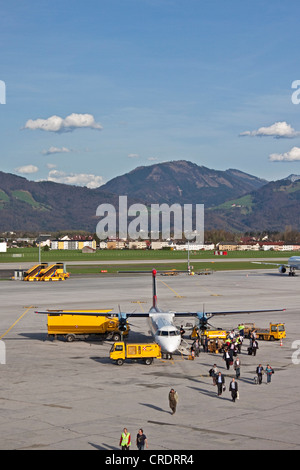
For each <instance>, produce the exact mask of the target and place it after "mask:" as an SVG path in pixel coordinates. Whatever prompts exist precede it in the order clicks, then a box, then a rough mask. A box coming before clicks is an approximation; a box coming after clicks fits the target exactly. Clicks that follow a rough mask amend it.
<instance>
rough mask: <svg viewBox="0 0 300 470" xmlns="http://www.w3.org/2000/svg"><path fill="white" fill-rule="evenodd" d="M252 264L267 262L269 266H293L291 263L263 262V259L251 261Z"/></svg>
mask: <svg viewBox="0 0 300 470" xmlns="http://www.w3.org/2000/svg"><path fill="white" fill-rule="evenodd" d="M251 263H252V264H269V265H270V266H286V267H287V268H290V267H293V266H294V265H293V264H287V263H264V262H263V261H251Z"/></svg>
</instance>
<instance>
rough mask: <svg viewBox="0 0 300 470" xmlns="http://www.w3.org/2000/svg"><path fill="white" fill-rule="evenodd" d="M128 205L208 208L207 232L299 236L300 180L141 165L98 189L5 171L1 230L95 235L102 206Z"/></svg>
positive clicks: (182, 164) (0, 178) (177, 164)
mask: <svg viewBox="0 0 300 470" xmlns="http://www.w3.org/2000/svg"><path fill="white" fill-rule="evenodd" d="M119 195H123V196H125V195H126V196H127V197H128V205H131V204H132V203H134V202H140V203H143V204H147V205H150V204H154V203H157V204H162V203H167V204H169V205H171V204H174V203H179V204H181V205H182V204H188V203H190V204H204V207H205V229H206V230H211V229H224V230H227V231H230V232H233V231H238V232H247V231H260V232H261V231H264V230H269V231H284V230H285V228H286V227H287V226H289V227H290V228H292V229H294V230H298V231H300V210H299V202H300V178H299V177H297V175H290V177H288V178H285V179H283V180H278V181H271V182H268V181H266V180H264V179H261V178H258V177H256V176H253V175H250V174H247V173H244V172H242V171H239V170H236V169H228V170H226V171H220V170H213V169H209V168H206V167H204V166H199V165H196V164H195V163H191V162H188V161H183V160H181V161H171V162H165V163H160V164H155V165H150V166H143V167H138V168H136V169H134V170H132V171H131V172H129V173H127V174H124V175H121V176H117V177H115V178H113V179H112V180H110V181H109V182H107V183H106V184H105V185H103V186H100V187H99V188H96V189H88V188H86V187H80V186H71V185H66V184H61V183H54V182H50V181H41V182H34V181H29V180H27V179H26V178H23V177H20V176H16V175H13V174H10V173H4V172H0V217H1V218H0V231H1V232H4V231H35V232H44V231H46V232H50V233H51V232H56V231H62V230H78V231H79V230H84V231H88V232H95V231H96V225H97V222H98V220H99V218H98V217H96V209H97V207H98V206H99V205H100V204H103V203H109V204H112V205H113V206H114V207H116V208H117V207H118V204H119Z"/></svg>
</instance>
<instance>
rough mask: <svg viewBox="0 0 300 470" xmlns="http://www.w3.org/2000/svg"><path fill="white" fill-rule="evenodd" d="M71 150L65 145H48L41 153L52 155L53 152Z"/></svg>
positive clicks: (67, 151)
mask: <svg viewBox="0 0 300 470" xmlns="http://www.w3.org/2000/svg"><path fill="white" fill-rule="evenodd" d="M69 152H72V150H70V149H68V148H67V147H61V148H59V147H53V146H52V147H50V148H49V149H48V150H43V151H42V154H43V155H53V154H54V153H69Z"/></svg>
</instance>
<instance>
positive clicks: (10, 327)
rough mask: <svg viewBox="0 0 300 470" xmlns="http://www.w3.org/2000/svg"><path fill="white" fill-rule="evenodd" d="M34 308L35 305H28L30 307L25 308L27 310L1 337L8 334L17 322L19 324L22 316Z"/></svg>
mask: <svg viewBox="0 0 300 470" xmlns="http://www.w3.org/2000/svg"><path fill="white" fill-rule="evenodd" d="M32 308H33V305H31V306H30V307H28V308H27V309H26V310H25V312H24V313H22V315H21V316H20V317H19V318H18V319H17V320H16V321H15V322H14V323H13V324H12V325H11V327H10V328H8V330H7V331H6V332H5V333H4V334H3V335H2V336H0V339H2V338H4V336H6V335H7V333H9V332H10V331H11V330H12V329H13V327H14V326H16V324H17V323H18V322H19V321H20V320H22V318H23V317H25V315H26V313H28V312H29V310H30V309H32Z"/></svg>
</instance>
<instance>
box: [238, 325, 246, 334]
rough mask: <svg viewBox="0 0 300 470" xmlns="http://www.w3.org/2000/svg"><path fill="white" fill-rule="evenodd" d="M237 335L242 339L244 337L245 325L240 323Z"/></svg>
mask: <svg viewBox="0 0 300 470" xmlns="http://www.w3.org/2000/svg"><path fill="white" fill-rule="evenodd" d="M238 330H239V333H240V335H241V336H242V337H244V333H245V325H244V324H243V323H242V324H241V325H239V326H238Z"/></svg>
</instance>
